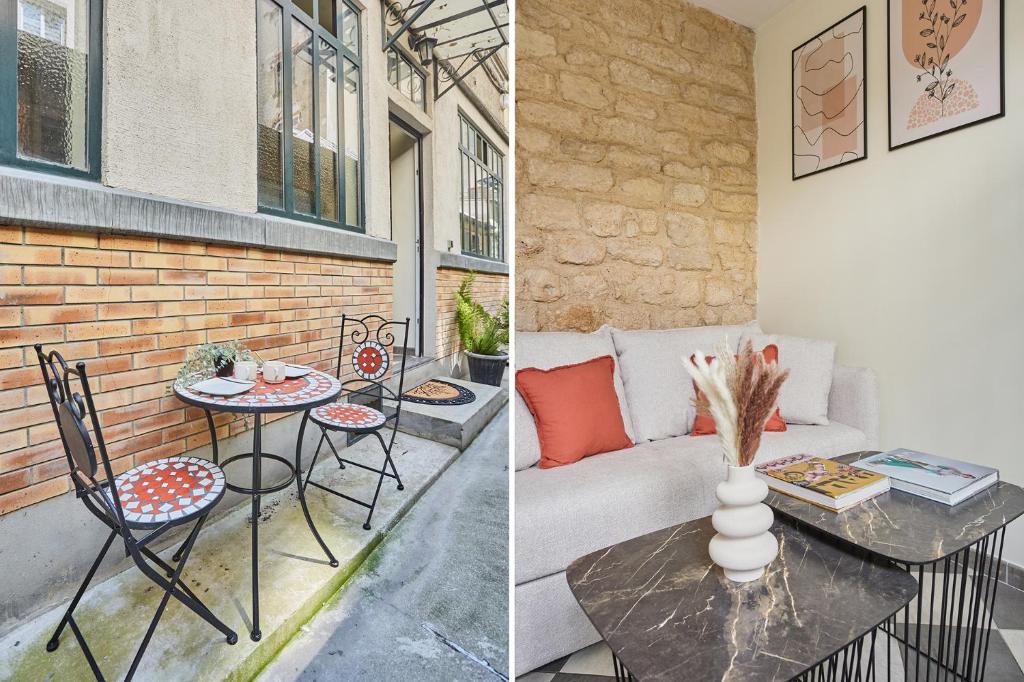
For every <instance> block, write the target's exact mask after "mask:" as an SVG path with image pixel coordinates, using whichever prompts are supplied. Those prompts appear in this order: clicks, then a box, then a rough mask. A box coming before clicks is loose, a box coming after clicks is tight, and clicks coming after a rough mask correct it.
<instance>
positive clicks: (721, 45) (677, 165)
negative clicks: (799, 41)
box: [516, 0, 757, 331]
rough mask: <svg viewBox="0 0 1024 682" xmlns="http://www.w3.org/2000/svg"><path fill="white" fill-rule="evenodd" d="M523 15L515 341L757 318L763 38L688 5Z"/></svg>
mask: <svg viewBox="0 0 1024 682" xmlns="http://www.w3.org/2000/svg"><path fill="white" fill-rule="evenodd" d="M516 7H517V17H516V41H517V46H516V115H517V119H516V136H517V137H516V139H517V148H516V181H517V190H516V202H517V203H516V206H517V221H516V257H517V261H516V271H517V273H518V274H517V281H516V286H517V298H516V312H517V321H516V325H517V328H519V329H522V330H527V331H531V330H560V329H574V330H580V331H590V330H592V329H595V328H597V327H599V326H601V325H602V324H605V323H609V324H613V325H616V326H619V327H624V328H666V327H680V326H691V325H701V324H718V323H736V322H746V321H748V320H751V319H753V318H754V316H755V307H756V303H757V289H756V281H755V265H756V264H755V260H756V245H757V231H756V224H755V219H756V213H757V195H756V191H757V177H756V167H755V166H756V159H755V154H756V143H757V126H756V122H755V103H754V77H753V50H754V34H753V32H751V31H750V30H748V29H746V28H743V27H741V26H739V25H737V24H734V23H732V22H730V21H728V20H726V19H724V18H722V17H719V16H717V15H715V14H712V13H710V12H708V11H705V10H702V9H699V8H696V7H693V6H692V5H689V4H687V3H685V2H681V1H680V0H652V1H650V2H648V1H647V0H616V1H614V2H612V1H611V0H599V1H592V0H586V1H584V0H564V1H562V2H557V3H556V2H549V1H547V0H520V2H519V3H517V6H516Z"/></svg>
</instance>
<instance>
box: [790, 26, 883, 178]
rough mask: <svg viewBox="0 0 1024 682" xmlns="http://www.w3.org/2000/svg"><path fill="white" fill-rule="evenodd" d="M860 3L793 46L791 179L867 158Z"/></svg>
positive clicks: (864, 31) (863, 30) (864, 64)
mask: <svg viewBox="0 0 1024 682" xmlns="http://www.w3.org/2000/svg"><path fill="white" fill-rule="evenodd" d="M866 16H867V8H866V7H862V8H860V9H859V10H857V11H856V12H854V13H853V14H851V15H850V16H848V17H846V18H844V19H841V20H840V21H838V22H837V23H836V24H834V25H832V26H830V27H829V28H827V29H825V30H824V31H822V32H821V33H819V34H818V35H816V36H815V37H813V38H811V39H810V40H808V41H807V42H806V43H804V44H803V45H801V46H800V47H798V48H796V49H795V50H793V179H794V180H796V179H797V178H802V177H805V176H808V175H813V174H815V173H820V172H821V171H824V170H828V169H829V168H835V167H836V166H842V165H844V164H847V163H852V162H854V161H860V160H861V159H865V158H867V155H868V147H867V120H866V118H865V112H866V105H865V91H866V85H867V83H866V79H867V68H866V63H865V60H866V49H865V34H866V27H865V18H866Z"/></svg>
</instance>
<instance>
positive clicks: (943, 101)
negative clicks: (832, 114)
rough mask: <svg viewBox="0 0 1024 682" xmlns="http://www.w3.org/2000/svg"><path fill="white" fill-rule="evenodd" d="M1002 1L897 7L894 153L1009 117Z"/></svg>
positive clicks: (926, 1)
mask: <svg viewBox="0 0 1024 682" xmlns="http://www.w3.org/2000/svg"><path fill="white" fill-rule="evenodd" d="M1002 5H1003V3H1002V0H889V148H890V149H895V148H896V147H901V146H903V145H906V144H910V143H912V142H918V141H920V140H923V139H926V138H929V137H934V136H936V135H941V134H943V133H948V132H950V131H952V130H957V129H958V128H963V127H965V126H969V125H973V124H975V123H980V122H982V121H987V120H990V119H993V118H997V117H999V116H1002V115H1003V111H1004V109H1003V6H1002Z"/></svg>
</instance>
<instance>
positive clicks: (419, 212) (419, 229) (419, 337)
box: [388, 113, 426, 356]
mask: <svg viewBox="0 0 1024 682" xmlns="http://www.w3.org/2000/svg"><path fill="white" fill-rule="evenodd" d="M388 122H389V123H394V124H395V125H396V126H398V127H399V128H401V129H402V130H403V131H405V132H406V133H407V134H408V135H409V136H410V137H412V138H413V139H414V140H415V141H416V142H415V146H416V159H415V166H416V167H415V170H414V173H415V175H416V181H415V184H414V187H413V188H414V190H415V192H416V229H415V231H414V234H415V237H416V244H415V252H416V256H415V259H416V274H415V277H414V279H415V281H416V292H415V296H416V303H415V308H416V317H417V319H416V335H415V337H414V338H413V344H414V345H415V349H414V351H415V353H416V354H417V356H421V355H423V353H424V352H425V344H424V340H425V336H424V329H423V328H424V326H425V325H424V324H423V318H424V316H425V312H426V310H425V304H424V299H425V298H426V296H425V295H424V292H425V288H424V284H425V278H426V274H425V270H426V267H425V266H426V263H425V261H424V250H425V249H424V245H423V240H424V235H425V227H424V218H425V215H424V210H423V135H422V133H420V132H419V131H417V130H416V129H415V128H413V127H412V126H411V125H409V124H408V123H406V122H405V121H403V120H402V119H401V118H400V117H398V116H396V115H395V114H394V113H389V114H388ZM389 158H390V156H389ZM388 182H389V184H390V182H391V173H390V162H389V172H388ZM390 190H391V192H394V187H393V186H390ZM390 227H391V240H392V241H395V224H394V217H392V221H391V226H390Z"/></svg>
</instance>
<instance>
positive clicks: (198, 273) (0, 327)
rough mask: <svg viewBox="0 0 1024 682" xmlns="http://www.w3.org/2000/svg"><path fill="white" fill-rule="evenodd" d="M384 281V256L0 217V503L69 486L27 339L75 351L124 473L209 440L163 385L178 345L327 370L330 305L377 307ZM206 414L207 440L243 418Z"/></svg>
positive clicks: (385, 305)
mask: <svg viewBox="0 0 1024 682" xmlns="http://www.w3.org/2000/svg"><path fill="white" fill-rule="evenodd" d="M391 286H392V268H391V265H390V264H386V263H375V262H369V261H358V260H354V259H346V258H337V257H321V256H313V255H305V254H295V253H288V252H280V251H271V250H263V249H255V248H245V247H240V246H217V245H206V244H201V243H194V242H180V241H172V240H165V239H159V240H158V239H150V238H138V237H124V236H114V235H95V234H89V233H83V232H56V231H52V230H36V229H29V228H21V227H0V515H2V514H5V513H7V512H10V511H13V510H15V509H19V508H21V507H25V506H27V505H30V504H33V503H35V502H39V501H40V500H44V499H46V498H49V497H53V496H55V495H58V494H60V493H62V492H65V491H66V490H68V476H67V473H68V472H67V463H66V460H65V457H64V453H63V449H62V448H61V445H60V441H59V440H57V439H58V434H57V428H56V426H55V424H54V423H53V413H52V411H51V408H50V405H49V402H48V401H47V397H46V392H45V390H44V389H43V387H42V385H41V374H40V371H39V366H38V364H37V361H36V358H35V351H34V349H33V348H32V344H34V343H42V344H44V346H46V347H47V348H57V349H59V350H60V351H61V353H62V354H63V355H64V357H65V359H67V360H68V362H69V363H70V362H73V361H78V360H84V361H86V363H87V367H88V371H89V374H90V376H93V377H97V379H98V380H95V381H93V382H92V387H93V391H94V393H96V394H97V405H98V408H99V410H100V417H101V422H102V425H103V429H104V436H105V438H106V441H107V444H108V450H109V452H110V456H111V458H112V459H113V460H114V464H115V468H116V470H117V471H123V470H125V469H128V468H130V467H131V466H134V465H135V464H138V463H140V462H143V461H148V460H151V459H155V458H157V457H166V456H169V455H175V454H180V453H183V452H186V451H188V450H191V449H193V448H196V447H199V446H201V445H204V444H206V443H208V442H209V440H210V438H209V432H208V431H207V428H206V423H205V418H204V417H203V413H202V412H201V411H199V410H196V409H195V408H186V407H185V406H184V405H183V404H182V403H181V402H179V401H178V400H177V399H176V398H174V397H173V396H170V395H169V394H168V391H167V387H168V386H169V385H170V383H171V380H172V379H173V377H174V375H175V373H176V372H177V370H178V367H179V366H180V365H181V363H182V362H183V361H184V359H185V355H186V353H187V352H188V350H189V349H191V348H194V347H195V346H197V345H199V344H202V343H207V342H221V341H227V340H230V339H238V340H240V341H241V342H242V344H243V345H245V346H246V347H248V348H250V349H254V350H258V351H259V352H260V354H261V355H262V356H263V357H264V358H265V359H268V360H269V359H277V358H286V359H287V360H288V361H291V362H300V363H307V364H312V365H313V366H315V367H317V368H319V369H324V370H330V371H331V372H333V371H334V367H335V363H336V361H337V342H338V325H339V319H338V317H339V315H340V314H341V312H342V311H344V312H346V313H347V314H349V315H362V314H366V313H371V312H373V313H377V314H380V315H383V316H385V317H388V316H390V314H391V307H392V300H393V296H392V289H391ZM346 350H347V349H346ZM346 367H347V368H348V369H347V370H346V371H347V372H350V371H351V369H350V367H348V365H347V363H346ZM343 378H345V377H343ZM216 423H217V432H218V438H223V437H226V436H228V435H233V434H236V433H239V432H241V431H243V430H244V429H245V425H244V423H243V421H242V420H241V419H240V418H233V417H232V416H231V415H219V416H218V417H217V418H216Z"/></svg>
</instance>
